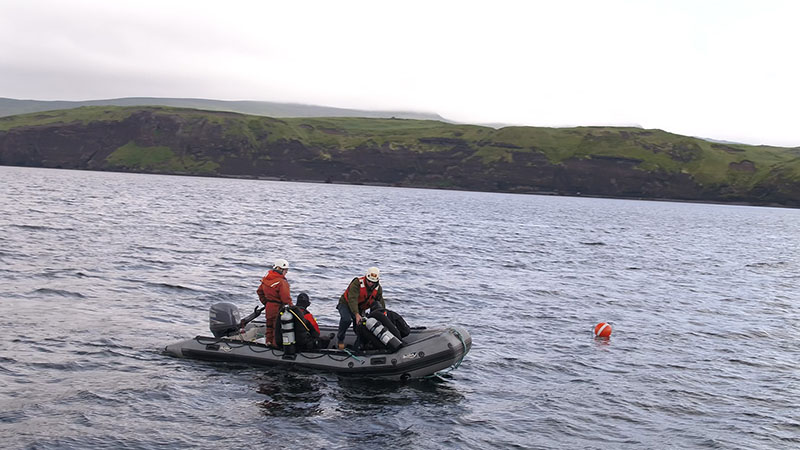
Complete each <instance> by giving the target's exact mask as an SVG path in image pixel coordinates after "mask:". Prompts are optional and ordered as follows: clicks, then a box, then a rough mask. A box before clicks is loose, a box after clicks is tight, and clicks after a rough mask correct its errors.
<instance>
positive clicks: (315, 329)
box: [295, 292, 333, 350]
mask: <svg viewBox="0 0 800 450" xmlns="http://www.w3.org/2000/svg"><path fill="white" fill-rule="evenodd" d="M295 304H296V305H297V308H298V309H300V312H301V313H302V317H303V319H304V320H305V321H306V323H307V324H309V325H311V329H309V330H308V331H309V334H310V336H311V343H310V345H307V346H306V347H307V348H306V350H311V349H318V348H328V345H329V344H330V342H331V338H332V337H333V333H331V335H330V336H327V337H323V336H322V335H321V334H320V331H319V325H318V324H317V320H316V319H314V315H313V314H311V312H310V311H309V310H308V307H309V306H311V299H310V298H308V294H306V293H305V292H301V293H300V295H298V296H297V302H296V303H295Z"/></svg>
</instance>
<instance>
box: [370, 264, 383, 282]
mask: <svg viewBox="0 0 800 450" xmlns="http://www.w3.org/2000/svg"><path fill="white" fill-rule="evenodd" d="M380 278H381V271H380V270H379V269H378V268H377V267H370V268H369V269H367V279H368V280H369V281H371V282H373V283H377V282H378V280H379V279H380Z"/></svg>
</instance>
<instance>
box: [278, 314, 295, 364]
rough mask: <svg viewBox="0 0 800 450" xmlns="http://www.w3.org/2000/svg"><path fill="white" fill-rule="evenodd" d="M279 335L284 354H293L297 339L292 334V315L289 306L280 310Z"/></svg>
mask: <svg viewBox="0 0 800 450" xmlns="http://www.w3.org/2000/svg"><path fill="white" fill-rule="evenodd" d="M281 337H282V339H281V340H282V341H283V342H282V344H283V353H284V355H294V353H295V344H296V343H297V341H296V339H295V335H294V315H292V311H291V310H290V309H289V307H284V308H283V309H282V310H281Z"/></svg>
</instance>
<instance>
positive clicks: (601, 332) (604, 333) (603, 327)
mask: <svg viewBox="0 0 800 450" xmlns="http://www.w3.org/2000/svg"><path fill="white" fill-rule="evenodd" d="M594 337H599V338H610V337H611V325H609V324H607V323H605V322H600V323H598V324H597V325H595V326H594Z"/></svg>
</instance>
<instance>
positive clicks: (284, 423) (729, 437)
mask: <svg viewBox="0 0 800 450" xmlns="http://www.w3.org/2000/svg"><path fill="white" fill-rule="evenodd" d="M799 238H800V211H798V210H795V209H775V208H762V207H746V206H725V205H709V204H697V203H693V204H688V203H673V202H651V201H631V200H610V199H589V198H567V197H552V196H534V195H511V194H496V193H481V192H458V191H444V190H424V189H404V188H393V187H370V186H348V185H332V184H312V183H292V182H271V181H258V180H237V179H219V178H196V177H178V176H158V175H140V174H122V173H101V172H88V171H68V170H48V169H31V168H14V167H0V308H2V309H1V310H0V311H2V314H0V328H1V329H2V332H3V335H4V337H3V339H2V346H0V387H1V389H0V442H3V447H5V448H37V449H48V448H74V449H85V448H217V447H225V448H235V447H243V448H246V447H251V446H260V447H265V446H276V447H280V448H383V447H385V448H425V449H429V448H433V449H436V448H442V449H444V448H447V449H450V448H475V449H485V448H565V449H574V448H598V449H600V448H602V449H608V448H632V449H640V448H746V449H753V448H763V449H774V448H796V447H798V446H800V414H798V410H799V408H800V370H798V366H797V364H798V361H799V360H800V301H799V300H798V297H800V295H798V292H800V291H799V288H800V256H799V255H800V243H799V242H800V239H799ZM276 258H285V259H287V260H288V261H289V263H290V266H291V269H290V271H289V273H288V279H289V280H290V282H291V289H292V294H293V296H296V295H297V294H298V293H300V292H307V293H308V294H309V296H310V298H311V307H310V308H309V309H310V310H311V311H312V312H313V313H314V314H315V316H316V317H317V319H318V321H319V322H320V323H322V324H328V325H334V324H336V323H337V321H338V314H337V312H336V309H335V307H336V303H337V300H338V298H339V296H340V295H341V293H342V292H343V291H344V289H345V287H346V286H347V284H348V282H349V281H350V280H351V279H352V278H353V277H355V276H359V275H362V274H363V273H364V271H365V269H366V268H367V267H369V266H373V265H375V266H378V267H379V268H380V269H381V271H382V284H383V288H384V291H385V296H386V299H387V306H388V307H389V308H391V309H394V310H395V311H397V312H399V313H401V314H402V315H403V316H404V317H405V318H406V320H407V321H408V322H409V324H410V325H412V326H422V325H424V326H443V325H450V324H458V325H461V326H464V327H466V328H467V330H469V332H470V333H471V335H472V338H473V347H472V350H471V352H470V353H469V354H468V355H467V357H466V358H465V359H464V361H463V363H462V365H461V366H460V367H459V368H458V369H457V370H454V371H452V372H449V373H447V374H444V375H442V376H441V377H436V378H432V379H427V380H421V381H413V382H408V383H394V382H392V383H387V382H382V381H376V380H368V379H366V380H365V379H350V378H342V377H338V376H336V375H332V374H327V373H317V372H305V371H301V372H287V371H285V370H280V369H270V368H263V367H250V366H246V365H231V364H222V363H209V362H203V361H195V360H188V359H176V358H173V357H170V356H167V355H165V354H163V353H162V349H163V347H164V346H165V345H166V344H167V343H171V342H175V341H178V340H183V339H186V338H189V337H193V336H196V335H199V334H204V335H208V334H209V333H208V308H209V306H210V305H211V304H213V303H215V302H220V301H225V302H231V303H234V304H236V305H237V306H239V308H240V309H241V310H242V314H243V315H246V314H248V313H249V312H250V311H252V308H253V307H255V306H256V305H257V304H258V297H257V295H256V292H255V291H256V288H257V287H258V284H259V280H260V278H261V277H262V276H263V275H264V274H265V272H266V270H267V269H268V268H269V266H270V264H271V263H272V261H273V260H274V259H276ZM599 322H608V323H610V324H611V325H612V327H613V334H612V336H611V338H610V339H609V340H595V339H594V338H593V335H592V328H593V327H594V325H595V324H597V323H599Z"/></svg>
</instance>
